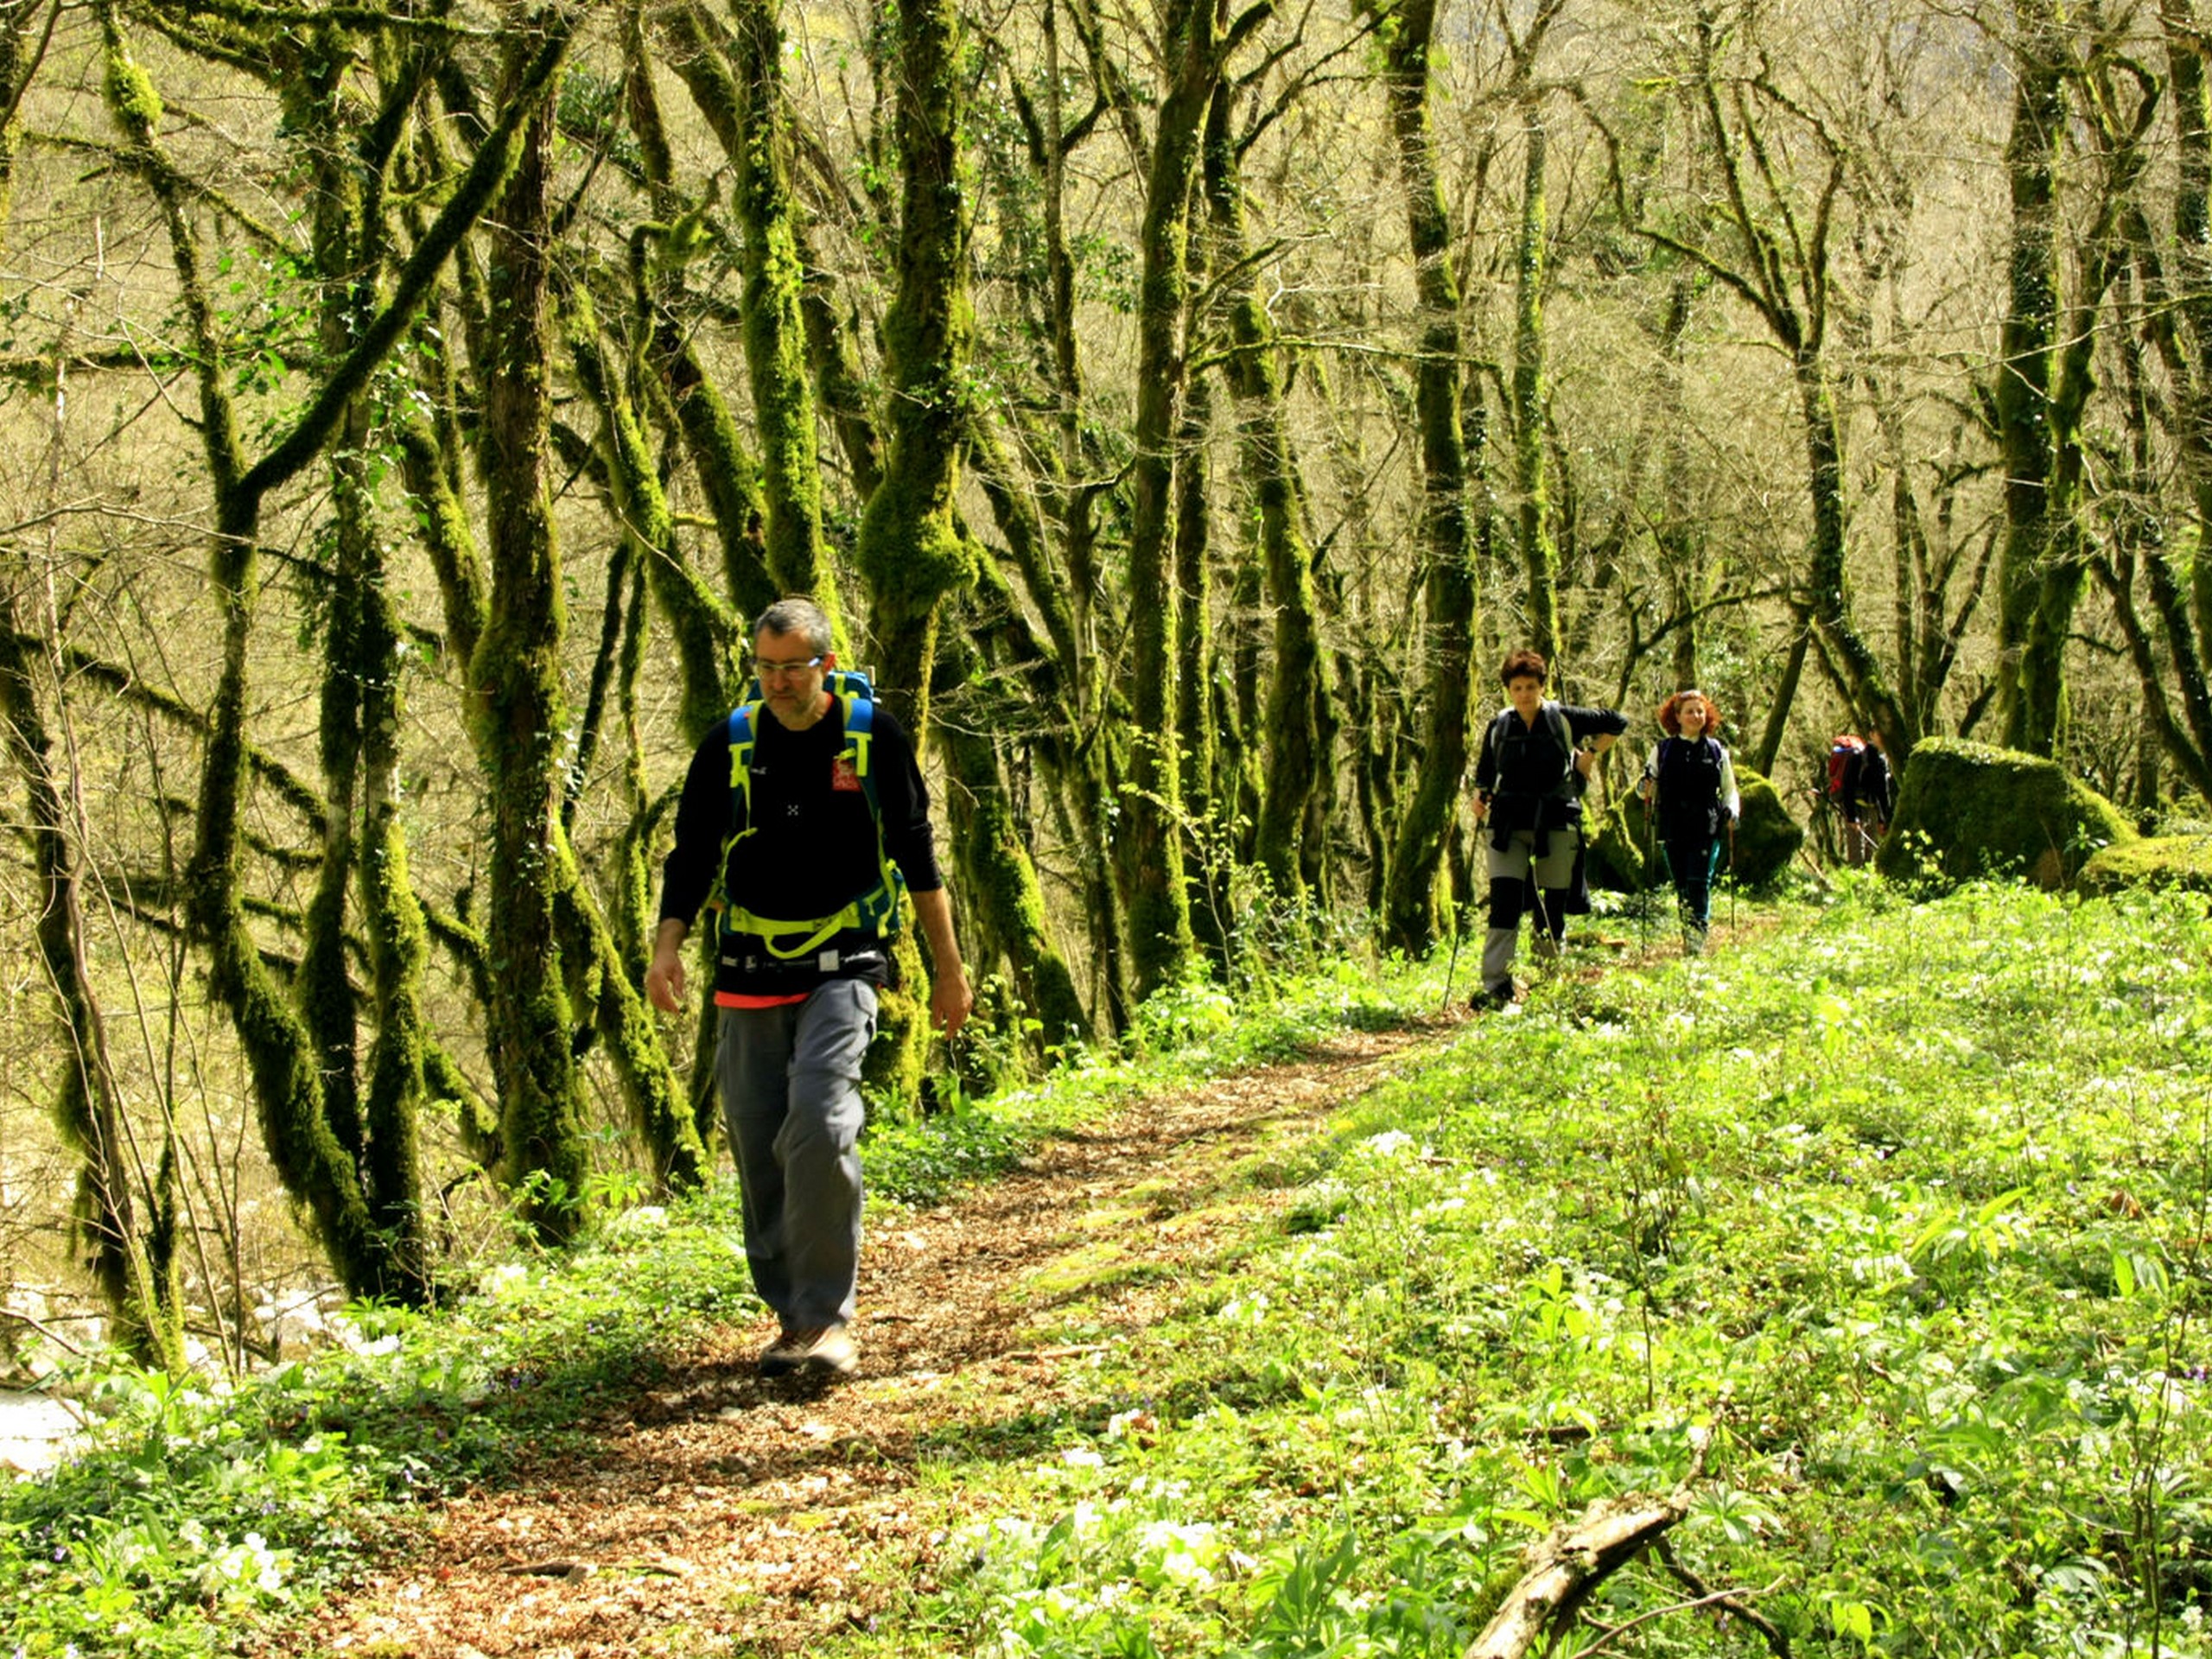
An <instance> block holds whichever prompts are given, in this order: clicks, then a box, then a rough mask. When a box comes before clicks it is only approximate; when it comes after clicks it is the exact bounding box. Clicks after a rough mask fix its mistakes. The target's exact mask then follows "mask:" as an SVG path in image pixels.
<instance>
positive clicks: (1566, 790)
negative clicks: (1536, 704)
mask: <svg viewBox="0 0 2212 1659" xmlns="http://www.w3.org/2000/svg"><path fill="white" fill-rule="evenodd" d="M1550 709H1557V710H1558V711H1559V713H1560V716H1561V717H1562V719H1563V720H1564V721H1565V723H1566V726H1567V747H1566V748H1564V749H1562V748H1561V747H1560V741H1559V734H1558V733H1557V732H1555V731H1554V722H1553V721H1552V720H1551V718H1550V717H1549V715H1548V713H1546V712H1545V711H1546V710H1550ZM1627 729H1628V716H1627V715H1623V714H1621V713H1619V712H1618V710H1615V709H1578V708H1576V707H1574V706H1573V705H1572V704H1570V703H1564V702H1549V701H1547V702H1545V704H1544V708H1543V709H1542V710H1539V711H1538V713H1537V715H1536V721H1535V725H1533V726H1530V725H1527V724H1524V723H1523V722H1522V719H1521V717H1520V716H1519V715H1516V714H1515V713H1514V712H1513V710H1512V709H1505V710H1503V711H1502V712H1501V713H1500V714H1499V715H1497V718H1496V719H1494V720H1492V721H1491V723H1490V724H1489V726H1488V727H1486V728H1484V732H1483V747H1482V751H1481V753H1479V754H1478V756H1477V757H1476V760H1475V789H1476V791H1477V792H1478V793H1479V794H1484V795H1487V796H1489V797H1490V826H1491V841H1492V842H1493V844H1495V845H1497V846H1500V847H1503V845H1504V844H1505V842H1507V841H1508V840H1509V839H1510V837H1511V836H1514V835H1515V834H1516V833H1517V832H1518V831H1521V830H1523V829H1534V830H1535V831H1536V832H1537V852H1538V854H1539V855H1541V854H1542V852H1543V850H1544V847H1545V844H1546V842H1547V841H1548V832H1549V831H1551V830H1554V829H1578V828H1580V825H1581V823H1582V793H1581V791H1580V788H1579V787H1578V786H1577V779H1576V778H1575V775H1574V766H1573V750H1574V749H1575V748H1577V747H1580V746H1581V744H1582V742H1583V741H1585V740H1586V739H1588V738H1592V737H1618V736H1619V735H1620V734H1622V733H1623V732H1624V731H1626V730H1627Z"/></svg>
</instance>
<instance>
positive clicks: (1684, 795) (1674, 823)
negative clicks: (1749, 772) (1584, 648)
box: [1638, 689, 1743, 957]
mask: <svg viewBox="0 0 2212 1659" xmlns="http://www.w3.org/2000/svg"><path fill="white" fill-rule="evenodd" d="M1659 727H1660V729H1661V730H1662V731H1663V732H1665V733H1666V735H1665V736H1664V737H1662V738H1661V739H1660V740H1659V741H1658V742H1656V743H1655V744H1653V745H1652V746H1651V758H1650V759H1649V760H1646V761H1645V762H1644V766H1643V782H1642V784H1641V785H1639V786H1638V787H1639V789H1640V791H1641V792H1642V794H1643V801H1644V804H1645V805H1646V806H1647V807H1649V809H1650V810H1651V812H1652V815H1653V817H1654V818H1655V819H1656V823H1657V826H1658V831H1659V838H1660V841H1661V842H1662V844H1663V845H1664V846H1665V848H1666V850H1667V869H1668V872H1669V874H1670V875H1672V877H1673V878H1674V883H1675V908H1676V909H1677V911H1678V912H1680V914H1681V920H1682V954H1683V955H1684V956H1688V957H1701V956H1703V955H1704V954H1705V942H1706V935H1707V931H1709V930H1710V928H1711V926H1712V917H1713V872H1714V871H1715V870H1717V869H1718V868H1719V867H1720V842H1721V839H1722V837H1723V836H1724V835H1725V836H1726V837H1727V838H1728V839H1729V840H1730V841H1731V842H1732V841H1733V840H1734V838H1735V832H1736V820H1737V818H1738V817H1739V816H1740V815H1741V813H1742V810H1743V802H1742V798H1741V797H1740V796H1738V793H1737V791H1736V764H1735V762H1734V761H1733V760H1731V759H1730V758H1729V754H1728V750H1727V747H1726V745H1725V744H1723V743H1722V742H1721V741H1720V739H1719V728H1720V715H1719V711H1718V710H1716V709H1714V708H1713V702H1712V700H1711V699H1710V698H1708V697H1707V696H1706V695H1705V693H1704V692H1702V691H1699V690H1694V689H1693V690H1687V691H1677V692H1675V695H1674V696H1671V697H1669V698H1668V699H1667V701H1666V702H1662V703H1661V704H1660V705H1659Z"/></svg>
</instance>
